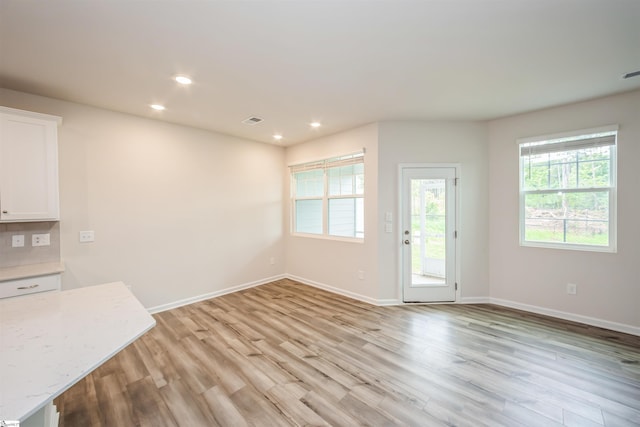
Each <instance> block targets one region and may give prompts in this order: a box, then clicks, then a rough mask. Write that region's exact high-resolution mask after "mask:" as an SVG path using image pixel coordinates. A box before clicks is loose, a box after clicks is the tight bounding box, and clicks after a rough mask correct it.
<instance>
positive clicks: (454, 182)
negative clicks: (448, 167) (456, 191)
mask: <svg viewBox="0 0 640 427" xmlns="http://www.w3.org/2000/svg"><path fill="white" fill-rule="evenodd" d="M459 179H460V178H454V179H453V185H455V186H456V187H457V186H458V180H459Z"/></svg>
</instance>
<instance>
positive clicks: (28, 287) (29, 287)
mask: <svg viewBox="0 0 640 427" xmlns="http://www.w3.org/2000/svg"><path fill="white" fill-rule="evenodd" d="M38 286H40V285H29V286H20V287H18V289H33V288H37V287H38Z"/></svg>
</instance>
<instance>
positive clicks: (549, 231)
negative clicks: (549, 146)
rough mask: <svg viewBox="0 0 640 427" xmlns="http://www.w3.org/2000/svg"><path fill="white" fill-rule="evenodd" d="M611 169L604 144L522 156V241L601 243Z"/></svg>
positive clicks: (606, 238)
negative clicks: (602, 145)
mask: <svg viewBox="0 0 640 427" xmlns="http://www.w3.org/2000/svg"><path fill="white" fill-rule="evenodd" d="M610 169H611V152H610V147H608V146H607V147H597V148H588V149H580V150H571V151H565V152H552V153H545V154H538V155H532V156H523V157H522V165H521V173H522V185H523V189H524V190H525V191H534V192H533V193H531V192H529V193H526V194H525V200H524V205H525V206H524V207H525V239H526V240H528V241H538V242H566V243H576V244H590V245H605V246H606V245H607V244H608V242H609V235H608V231H609V224H608V221H609V188H610V186H611V170H610ZM600 188H602V190H601V191H598V190H596V189H600ZM547 190H557V192H551V193H550V192H545V193H537V192H535V191H547Z"/></svg>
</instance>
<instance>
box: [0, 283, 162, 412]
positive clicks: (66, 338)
mask: <svg viewBox="0 0 640 427" xmlns="http://www.w3.org/2000/svg"><path fill="white" fill-rule="evenodd" d="M155 323H156V322H155V319H154V318H153V317H151V315H150V314H149V313H148V312H147V310H146V309H145V308H144V307H143V306H142V304H141V303H140V302H139V301H138V300H137V299H136V297H135V296H134V295H133V294H132V293H131V291H130V290H129V289H127V287H126V286H125V285H124V283H122V282H115V283H108V284H104V285H97V286H89V287H86V288H79V289H72V290H68V291H62V292H45V293H40V294H34V295H28V296H24V297H21V298H8V299H4V300H0V420H20V421H24V420H25V419H26V418H28V417H29V416H30V415H32V414H33V413H35V412H36V411H38V410H39V409H40V408H42V407H44V406H45V405H47V404H48V403H49V402H51V401H52V400H53V399H55V398H56V397H57V396H59V395H60V394H61V393H62V392H64V391H65V390H67V389H68V388H69V387H71V386H72V385H73V384H75V383H76V382H78V381H79V380H80V379H82V378H83V377H85V376H86V375H87V374H89V373H90V372H91V371H93V370H94V369H95V368H97V367H98V366H100V365H101V364H102V363H104V362H105V361H107V360H108V359H110V358H111V357H112V356H113V355H115V354H116V353H117V352H119V351H120V350H122V349H123V348H124V347H126V346H127V345H129V344H130V343H131V342H133V341H134V340H135V339H136V338H138V337H140V336H141V335H143V334H144V333H145V332H147V331H148V330H149V329H151V328H152V327H153V326H154V325H155Z"/></svg>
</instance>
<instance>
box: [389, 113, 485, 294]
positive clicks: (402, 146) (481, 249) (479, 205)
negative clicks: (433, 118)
mask: <svg viewBox="0 0 640 427" xmlns="http://www.w3.org/2000/svg"><path fill="white" fill-rule="evenodd" d="M379 130H380V131H379V144H380V148H379V154H378V157H379V159H380V164H379V167H378V182H379V184H378V215H379V216H380V218H384V212H392V213H393V218H394V233H383V232H382V228H381V227H383V225H382V224H381V225H380V226H379V229H380V230H381V231H380V237H379V239H378V240H379V252H378V259H379V272H380V276H379V282H380V298H381V299H382V300H394V299H395V300H401V293H400V259H399V245H400V242H401V240H402V239H401V236H399V235H398V232H397V220H398V219H399V218H400V209H399V199H398V188H399V183H398V165H399V164H400V163H459V164H460V172H461V175H460V184H459V199H460V205H459V217H460V223H459V224H458V232H459V239H458V246H459V259H458V260H457V262H458V267H459V275H458V277H457V279H458V284H459V290H460V300H462V301H464V300H465V299H467V300H469V299H473V298H476V297H487V296H488V294H489V258H488V253H489V246H488V209H489V205H488V198H487V195H488V193H489V189H488V154H487V153H488V150H487V131H486V126H485V125H484V124H482V123H471V122H383V123H380V125H379Z"/></svg>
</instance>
